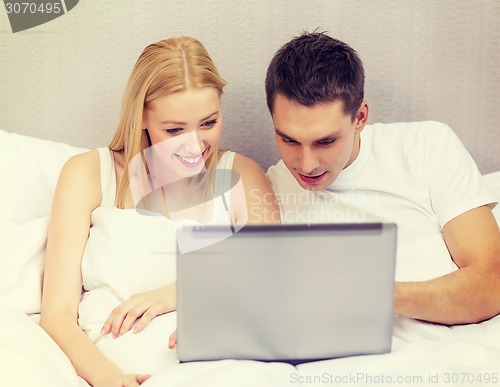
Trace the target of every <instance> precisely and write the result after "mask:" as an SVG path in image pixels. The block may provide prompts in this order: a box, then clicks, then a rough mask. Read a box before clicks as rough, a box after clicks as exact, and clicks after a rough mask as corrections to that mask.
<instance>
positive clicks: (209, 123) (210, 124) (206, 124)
mask: <svg viewBox="0 0 500 387" xmlns="http://www.w3.org/2000/svg"><path fill="white" fill-rule="evenodd" d="M216 123H217V120H210V121H205V122H204V123H203V124H201V127H202V128H205V129H207V128H208V129H210V128H213V127H214V126H215V124H216Z"/></svg>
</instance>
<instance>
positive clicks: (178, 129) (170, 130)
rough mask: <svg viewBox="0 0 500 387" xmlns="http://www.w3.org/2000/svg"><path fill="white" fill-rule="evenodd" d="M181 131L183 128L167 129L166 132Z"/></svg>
mask: <svg viewBox="0 0 500 387" xmlns="http://www.w3.org/2000/svg"><path fill="white" fill-rule="evenodd" d="M181 131H182V128H172V129H165V132H167V133H168V134H178V133H179V132H181Z"/></svg>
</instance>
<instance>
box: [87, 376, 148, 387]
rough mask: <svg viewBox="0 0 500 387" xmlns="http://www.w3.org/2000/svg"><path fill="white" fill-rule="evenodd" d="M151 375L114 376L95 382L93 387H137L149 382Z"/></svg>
mask: <svg viewBox="0 0 500 387" xmlns="http://www.w3.org/2000/svg"><path fill="white" fill-rule="evenodd" d="M149 376H150V375H140V374H128V375H125V374H123V375H113V376H111V377H109V378H106V379H102V380H99V381H97V382H95V383H94V384H93V385H92V386H93V387H137V386H140V385H141V384H142V383H144V382H145V381H146V380H148V378H149Z"/></svg>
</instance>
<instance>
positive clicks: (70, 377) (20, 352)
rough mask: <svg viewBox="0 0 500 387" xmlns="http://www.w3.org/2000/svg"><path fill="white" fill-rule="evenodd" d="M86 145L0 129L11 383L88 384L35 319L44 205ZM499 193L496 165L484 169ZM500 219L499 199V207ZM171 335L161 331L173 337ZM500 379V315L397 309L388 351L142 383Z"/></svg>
mask: <svg viewBox="0 0 500 387" xmlns="http://www.w3.org/2000/svg"><path fill="white" fill-rule="evenodd" d="M83 151H85V149H83V148H78V147H74V146H70V145H67V144H64V143H58V142H53V141H48V140H42V139H39V138H35V137H28V136H22V135H18V134H14V133H8V132H5V131H1V130H0V176H1V179H2V183H1V185H0V273H1V274H0V275H1V281H0V343H1V345H0V370H1V376H0V377H1V379H2V382H1V384H2V385H7V386H52V387H57V386H61V387H71V386H88V384H87V383H86V382H85V381H84V380H83V379H81V378H79V377H78V376H77V374H76V373H75V371H74V369H73V367H72V365H71V363H70V362H69V360H68V358H67V357H66V356H65V355H64V353H63V352H62V351H61V350H60V349H59V348H58V346H57V345H56V344H55V343H54V342H53V341H52V340H51V338H50V337H49V336H48V335H47V334H46V333H45V332H44V331H43V330H42V329H41V328H40V327H39V325H38V321H39V313H40V298H41V287H42V277H43V259H44V251H45V243H46V235H47V224H48V215H49V212H50V205H51V200H52V195H53V192H54V188H55V184H56V181H57V177H58V173H59V171H60V169H61V167H62V165H63V163H64V162H65V160H67V159H68V158H69V157H71V156H72V155H75V154H77V153H80V152H83ZM484 178H485V180H486V182H487V184H488V185H489V186H490V188H491V189H492V191H493V192H494V193H495V194H496V196H497V198H498V199H499V200H500V171H498V172H493V173H488V174H486V175H484ZM494 214H495V217H496V219H497V222H499V223H500V206H497V208H495V209H494ZM167 340H168V338H167V337H166V338H165V345H167ZM391 384H392V385H407V384H410V385H419V386H425V385H429V386H439V385H446V386H469V385H470V386H472V385H475V386H477V385H487V386H488V385H491V386H494V385H500V316H497V317H495V318H492V319H490V320H488V321H484V322H481V323H479V324H470V325H463V326H453V327H448V326H443V325H437V324H430V323H426V322H421V321H416V320H411V319H406V318H401V317H398V316H395V317H394V332H393V343H392V351H391V352H390V353H388V354H382V355H372V356H354V357H347V358H341V359H334V360H328V361H321V362H311V363H304V364H300V365H297V366H292V365H289V364H285V363H263V362H255V361H242V360H240V361H236V360H224V361H217V362H200V363H189V364H178V363H177V362H176V361H172V364H171V365H169V366H168V367H166V368H164V369H163V370H162V371H161V372H159V373H157V374H155V375H153V376H152V377H151V378H150V379H149V380H148V381H147V382H146V383H145V384H144V386H295V385H303V386H306V385H315V386H320V385H321V386H336V385H348V386H349V385H353V386H354V385H356V386H362V385H391Z"/></svg>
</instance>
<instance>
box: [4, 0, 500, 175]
mask: <svg viewBox="0 0 500 387" xmlns="http://www.w3.org/2000/svg"><path fill="white" fill-rule="evenodd" d="M0 10H1V11H0V101H1V106H0V128H1V129H4V130H7V131H12V132H17V133H23V134H29V135H33V136H38V137H43V138H49V139H53V140H58V141H64V142H68V143H71V144H74V145H80V146H85V147H89V148H94V147H97V146H100V145H103V144H107V143H108V142H109V140H110V138H111V136H112V133H113V131H114V128H115V125H116V122H117V117H118V112H119V107H120V101H121V95H122V92H123V88H124V85H125V83H126V81H127V78H128V75H129V73H130V70H131V68H132V66H133V63H134V62H135V59H136V58H137V56H138V55H139V54H140V52H141V51H142V49H143V48H144V47H145V46H146V45H147V44H149V43H152V42H154V41H157V40H160V39H162V38H165V37H169V36H178V35H192V36H194V37H197V38H199V39H200V40H201V41H202V42H203V43H204V44H205V45H206V47H207V49H208V50H209V52H210V53H211V55H212V57H213V59H214V60H215V62H216V63H217V65H218V67H219V69H220V71H221V73H222V75H223V77H224V78H225V79H226V80H227V81H228V86H227V89H226V93H225V95H224V101H223V103H224V105H223V109H224V120H225V122H224V125H225V126H224V129H225V133H224V137H223V141H224V145H226V146H230V147H231V148H233V149H235V150H239V151H241V152H243V153H245V154H247V155H249V156H251V157H253V158H255V159H257V160H258V161H259V162H260V163H261V165H262V166H263V167H267V166H268V165H269V164H270V163H272V162H275V161H276V160H277V158H278V156H277V154H276V151H275V147H274V144H273V141H274V140H273V135H272V133H273V131H272V123H271V120H270V117H269V115H268V113H267V110H266V106H265V96H264V89H263V80H264V74H265V70H266V66H267V64H268V62H269V60H270V59H271V57H272V55H273V53H274V52H275V51H276V49H278V48H279V47H280V46H281V45H282V44H283V43H285V42H286V41H287V40H289V39H290V38H291V37H293V36H295V35H297V34H299V33H300V32H301V31H302V30H304V29H307V30H313V29H315V28H319V29H320V30H327V31H329V32H330V34H331V35H333V36H336V37H338V38H340V39H342V40H344V41H346V42H347V43H349V44H350V45H351V46H353V47H354V48H355V49H357V50H358V52H359V53H360V55H361V57H362V59H363V60H364V63H365V69H366V74H367V80H366V96H367V98H368V100H369V101H370V103H371V118H370V121H371V122H372V123H374V122H380V121H382V122H393V121H411V120H438V121H442V122H445V123H447V124H449V125H450V126H451V127H452V128H453V129H454V130H455V131H456V132H457V133H458V135H459V136H460V138H461V139H462V141H463V142H464V143H465V145H466V147H467V148H468V149H469V151H470V152H471V153H472V155H473V156H474V158H475V159H476V161H477V163H478V165H479V167H480V169H481V171H482V172H489V171H493V170H500V129H499V126H498V122H499V121H500V109H499V108H498V105H499V104H500V98H499V94H498V90H499V89H500V88H499V85H500V49H499V47H500V46H499V43H498V42H499V41H500V27H499V23H498V20H500V1H495V0H476V1H472V0H462V1H456V0H439V1H432V0H422V1H416V0H408V1H403V0H400V1H398V0H377V1H373V0H358V1H355V0H352V1H348V0H310V1H295V0H260V1H250V0H215V1H209V0H182V1H174V0H160V1H159V0H140V1H127V0H105V1H103V0H81V1H80V2H79V4H78V5H77V6H76V7H75V8H74V9H73V10H71V11H70V12H69V13H68V14H66V15H64V16H62V17H60V18H58V19H56V20H53V21H51V22H49V23H47V24H44V25H42V26H39V27H36V28H34V29H31V30H26V31H23V32H19V33H16V34H13V33H12V32H11V31H10V26H9V23H8V19H7V16H6V12H5V9H4V8H2V7H1V6H0Z"/></svg>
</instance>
